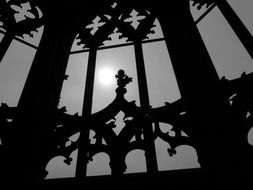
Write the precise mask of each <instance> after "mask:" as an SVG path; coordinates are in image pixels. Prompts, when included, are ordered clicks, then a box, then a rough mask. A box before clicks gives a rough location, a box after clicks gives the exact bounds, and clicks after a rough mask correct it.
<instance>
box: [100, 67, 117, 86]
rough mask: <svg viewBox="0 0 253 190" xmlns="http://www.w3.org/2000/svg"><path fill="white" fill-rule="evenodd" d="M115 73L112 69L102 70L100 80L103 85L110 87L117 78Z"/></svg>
mask: <svg viewBox="0 0 253 190" xmlns="http://www.w3.org/2000/svg"><path fill="white" fill-rule="evenodd" d="M114 75H115V73H114V72H113V69H111V68H108V67H106V68H101V69H100V70H99V71H98V80H99V82H100V83H101V84H103V85H110V84H112V83H113V81H114V79H115V77H114Z"/></svg>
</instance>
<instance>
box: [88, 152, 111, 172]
mask: <svg viewBox="0 0 253 190" xmlns="http://www.w3.org/2000/svg"><path fill="white" fill-rule="evenodd" d="M93 157H94V158H93V161H90V162H89V163H88V164H87V173H86V175H87V176H98V175H110V174H111V168H110V156H109V155H108V154H107V153H105V152H99V153H97V154H95V155H94V156H93Z"/></svg>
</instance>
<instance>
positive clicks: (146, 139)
mask: <svg viewBox="0 0 253 190" xmlns="http://www.w3.org/2000/svg"><path fill="white" fill-rule="evenodd" d="M115 2H116V5H115V4H114V3H115ZM193 2H194V5H196V6H198V7H199V8H201V7H202V6H214V3H215V4H216V5H217V6H218V8H220V10H221V11H222V13H223V14H224V16H225V18H227V19H228V21H229V23H230V24H231V25H233V27H232V28H233V29H234V30H235V32H236V34H237V35H238V37H239V38H240V39H241V41H242V43H243V45H244V46H245V48H246V49H247V50H248V52H249V54H250V55H251V56H252V36H251V35H250V34H249V32H248V31H247V29H246V28H245V27H244V26H243V24H242V23H241V22H240V20H239V18H238V17H237V16H236V14H235V13H234V12H233V11H232V9H231V8H230V7H229V6H228V4H227V2H226V1H225V0H221V1H215V0H194V1H193ZM21 3H30V5H31V10H30V11H29V12H30V13H31V14H33V15H34V18H32V19H31V18H29V17H25V20H24V21H22V22H18V23H16V21H15V20H14V16H13V14H14V13H15V11H14V10H13V9H11V5H15V6H19V7H21ZM112 5H113V6H112ZM133 9H135V10H136V11H137V12H138V16H142V17H143V18H142V19H138V18H137V20H138V22H139V25H138V27H137V28H134V27H133V26H132V25H131V24H132V22H133V18H132V17H131V15H130V12H131V11H132V10H133ZM39 10H40V12H41V13H42V16H41V15H40V14H39V13H38V11H39ZM231 14H232V17H230V16H231ZM97 16H98V17H100V19H101V20H100V21H99V22H100V23H99V25H97V26H96V24H95V23H94V22H93V20H94V18H96V17H97ZM138 16H137V17H138ZM155 19H158V20H159V22H160V24H161V27H162V30H163V34H164V40H165V42H166V45H167V48H168V52H169V54H170V58H171V62H172V65H173V69H174V71H175V75H176V78H177V82H178V86H179V89H180V93H181V96H182V98H181V99H180V100H178V101H176V102H169V103H165V105H164V106H162V107H159V108H152V107H151V106H150V103H149V96H148V88H147V79H146V72H145V62H144V56H143V50H142V42H143V40H145V39H146V38H147V36H148V34H150V33H153V32H154V31H153V27H154V21H155ZM0 20H1V22H3V26H2V28H3V29H4V31H5V37H4V39H3V40H2V41H1V43H0V61H1V60H2V58H3V56H4V54H5V52H6V50H7V48H8V46H9V45H10V42H11V39H13V37H14V36H16V35H18V36H22V35H23V34H25V33H28V34H29V33H30V32H31V31H33V30H36V29H37V28H38V27H39V26H41V25H43V26H44V32H43V35H42V38H41V41H40V45H39V47H38V49H37V52H36V55H35V58H34V60H33V64H32V66H31V69H30V72H29V75H28V77H27V80H26V83H25V86H24V88H23V91H22V95H21V97H20V99H19V103H18V105H17V107H8V105H6V104H2V105H1V106H0V138H1V143H2V144H1V145H0V172H1V175H0V177H1V178H0V185H1V186H2V184H3V186H4V185H8V187H10V188H11V187H12V185H17V184H18V185H20V187H21V186H22V188H30V187H31V188H33V189H39V188H41V189H55V188H60V189H69V188H73V187H76V188H79V187H80V186H81V187H82V185H83V186H90V187H91V188H103V189H105V188H108V189H122V188H126V189H130V188H131V189H138V188H143V187H144V186H146V187H150V185H154V186H155V188H159V187H165V188H168V189H169V188H172V189H173V188H174V189H186V188H188V189H191V188H195V189H206V188H207V187H208V188H210V187H211V188H213V189H226V188H227V187H228V186H231V185H232V186H233V187H234V188H237V189H239V188H240V189H241V188H243V186H246V185H248V184H250V177H251V174H252V171H253V166H252V159H253V148H252V145H250V144H249V143H248V142H247V135H248V132H249V130H250V129H251V128H252V126H253V116H252V114H253V109H252V108H253V107H252V106H253V105H252V104H253V99H252V98H253V91H252V88H251V85H252V82H253V74H252V73H250V74H247V75H246V74H243V75H242V76H241V77H240V78H238V79H234V80H227V79H225V78H222V79H221V80H220V79H219V77H218V75H217V73H216V70H215V68H214V66H213V63H212V61H211V59H210V57H209V54H208V52H207V49H206V47H205V45H204V42H203V40H202V38H201V36H200V34H199V32H198V30H197V27H196V25H195V22H194V20H193V18H192V16H191V13H190V7H189V1H187V0H181V1H179V0H178V1H170V2H169V4H168V3H167V2H166V1H164V0H157V1H156V2H154V1H147V0H139V1H133V0H129V1H123V0H115V1H111V0H105V1H96V0H94V1H82V0H76V1H73V2H71V3H70V2H69V1H66V0H62V1H49V0H34V1H29V0H22V1H16V0H10V1H1V2H0ZM22 23H23V24H22ZM102 23H103V24H102ZM87 26H89V27H87ZM241 26H243V27H241ZM115 28H118V30H119V31H120V32H121V33H122V35H121V36H120V38H122V37H126V38H127V39H128V41H130V42H132V43H133V45H134V52H135V58H136V70H137V79H132V78H131V77H129V76H128V75H127V74H126V73H125V71H124V70H119V71H118V73H117V75H116V76H115V77H116V79H117V85H118V86H117V88H116V90H115V92H116V96H115V99H114V100H113V102H112V103H111V104H109V105H108V106H107V107H106V108H104V109H103V110H101V111H99V112H97V113H95V114H92V113H91V109H92V97H93V88H94V87H93V86H94V76H95V67H96V55H97V50H98V48H99V47H100V46H102V45H103V42H104V41H105V40H110V38H109V37H108V36H110V34H112V33H113V32H114V30H115ZM239 28H240V29H239ZM75 38H77V39H78V40H79V45H82V46H83V48H87V49H88V51H89V58H88V66H87V76H86V85H85V93H84V101H83V102H84V103H83V112H82V115H81V116H79V115H78V114H75V115H70V114H67V113H66V108H65V107H62V108H58V103H59V98H60V93H61V88H62V84H63V82H64V80H66V79H67V77H66V75H65V72H66V67H67V63H68V57H69V53H70V49H71V46H72V43H73V41H74V39H75ZM108 38H109V39H108ZM119 47H120V45H119ZM154 64H155V63H154ZM158 74H159V73H158ZM132 80H136V81H138V87H139V95H140V106H137V105H136V104H135V102H134V101H131V102H129V101H127V100H126V99H125V97H124V95H125V94H126V93H127V85H128V84H129V83H131V82H132ZM164 88H166V86H164ZM119 112H123V113H124V114H125V117H124V119H123V122H124V125H125V126H124V128H123V129H122V130H121V131H120V132H119V134H118V135H117V134H116V133H115V132H114V130H113V128H114V127H115V116H116V115H117V114H118V113H119ZM160 122H163V123H167V124H170V125H171V126H172V127H173V128H172V130H173V131H174V132H175V135H173V136H170V135H169V134H167V133H164V132H163V131H162V130H161V128H160V126H159V123H160ZM153 126H154V127H153ZM153 128H154V129H153ZM90 130H93V131H94V132H95V133H96V134H95V137H94V138H95V139H96V141H95V143H93V144H92V143H91V142H90V139H89V133H90ZM78 132H79V133H80V136H79V138H78V140H77V141H75V142H71V143H70V145H68V146H66V142H67V141H68V140H69V137H71V136H72V135H74V134H76V133H78ZM182 132H185V133H186V134H187V136H185V135H182ZM133 137H135V138H134V139H135V140H132V139H133ZM157 138H160V139H162V140H163V141H164V142H166V143H168V144H169V145H170V147H171V148H170V149H168V154H169V155H170V156H173V155H174V154H176V153H177V152H176V147H178V146H180V145H185V144H187V145H190V146H192V147H194V148H195V149H196V151H197V154H198V162H199V163H200V165H201V168H200V169H189V170H180V171H166V172H160V171H158V166H157V160H156V151H155V146H154V141H155V140H156V139H157ZM103 140H104V141H105V142H106V144H104V143H103ZM76 149H78V158H77V168H76V174H75V177H74V178H73V179H57V180H45V179H44V178H45V177H46V175H47V171H46V170H45V167H46V165H47V163H48V162H49V161H50V160H51V159H52V158H53V157H55V156H57V155H61V156H64V157H65V163H66V164H70V163H71V162H72V160H71V157H70V154H71V153H72V152H73V151H74V150H76ZM135 149H141V150H143V151H144V152H145V159H146V166H147V172H146V173H141V174H124V172H125V171H126V167H127V166H126V163H125V159H126V155H127V154H128V153H129V152H130V151H132V150H135ZM100 152H105V153H106V154H107V155H108V156H109V158H110V167H111V174H112V175H110V176H102V177H87V176H86V169H87V168H86V167H87V163H88V162H89V161H90V160H92V157H93V156H94V155H96V154H97V153H100Z"/></svg>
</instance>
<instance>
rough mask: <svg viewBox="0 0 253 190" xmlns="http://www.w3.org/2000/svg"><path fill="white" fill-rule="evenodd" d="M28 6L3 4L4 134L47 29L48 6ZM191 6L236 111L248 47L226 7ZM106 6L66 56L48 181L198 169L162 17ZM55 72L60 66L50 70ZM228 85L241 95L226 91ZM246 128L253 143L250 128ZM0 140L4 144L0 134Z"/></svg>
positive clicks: (0, 109) (0, 74)
mask: <svg viewBox="0 0 253 190" xmlns="http://www.w3.org/2000/svg"><path fill="white" fill-rule="evenodd" d="M12 2H14V3H12ZM24 2H26V1H24ZM29 2H30V1H27V2H26V3H21V4H16V3H15V1H11V0H9V1H2V2H1V3H0V62H1V63H0V89H5V90H4V91H2V90H1V91H0V103H2V104H1V106H0V130H1V127H2V126H1V125H6V126H9V124H10V123H12V117H13V115H12V114H13V113H15V111H16V106H17V105H18V102H19V100H20V96H21V95H22V90H23V86H24V85H25V81H26V78H27V76H28V73H29V69H30V66H31V63H32V62H33V58H34V55H35V54H36V49H37V48H38V47H39V46H40V44H39V41H40V38H41V36H42V35H43V30H44V26H43V22H42V21H43V19H42V18H43V17H42V16H43V14H42V11H41V10H40V8H39V7H38V6H37V5H36V4H34V3H32V2H30V3H29ZM194 2H195V1H194ZM231 2H232V1H231ZM190 5H191V13H192V16H193V17H194V20H195V24H196V25H197V27H198V31H199V32H200V34H201V37H202V39H203V40H204V43H205V46H206V48H207V50H208V53H209V55H210V57H211V59H212V62H213V64H214V66H215V69H216V71H217V73H218V75H219V79H220V81H221V83H222V85H224V88H229V90H228V92H229V94H226V95H227V97H226V98H227V99H226V101H227V102H229V105H230V106H231V107H232V108H231V109H232V111H235V110H234V109H237V108H239V109H240V105H241V104H243V105H246V104H247V102H246V101H245V102H246V103H245V102H244V101H243V100H247V101H248V99H250V98H251V97H250V96H248V95H247V94H246V93H245V89H246V90H247V88H246V87H245V86H243V87H245V88H242V89H241V88H239V87H240V84H242V81H243V80H245V81H246V80H247V82H248V81H249V79H250V77H251V74H250V73H251V72H252V71H253V66H252V56H253V54H252V50H250V48H249V47H250V45H249V44H248V43H247V40H245V39H246V38H243V37H242V38H240V37H239V36H243V35H238V32H240V31H237V30H236V29H235V28H234V25H233V24H231V20H229V19H228V18H227V17H226V15H225V16H224V15H222V13H224V10H223V11H222V9H224V6H225V8H226V9H227V10H228V6H227V5H224V4H223V5H222V6H223V7H222V6H221V7H217V6H216V4H211V5H210V6H209V7H207V8H205V7H203V6H202V4H201V3H200V4H198V5H197V6H196V3H193V2H192V1H191V4H190ZM226 6H227V7H226ZM8 11H9V12H8ZM104 11H105V12H99V13H98V15H96V16H95V17H93V18H92V19H91V20H88V21H87V20H85V21H84V23H83V25H82V27H80V28H79V30H78V31H77V33H76V37H75V39H74V41H73V44H72V48H71V50H70V52H69V55H67V56H68V64H67V68H66V72H65V70H64V72H65V76H64V80H63V78H61V79H62V81H64V82H63V83H62V86H61V84H59V86H61V95H60V97H59V102H57V103H58V107H57V108H55V109H56V110H57V111H56V114H55V115H56V117H55V118H53V119H52V120H50V121H52V123H50V124H48V125H49V126H51V125H52V126H54V128H53V135H52V136H53V137H54V139H53V140H52V142H53V145H52V146H55V147H53V148H52V149H50V150H49V151H48V152H47V155H46V156H48V155H49V156H48V157H50V158H49V160H47V159H48V158H45V160H46V161H45V160H43V161H44V162H46V164H45V163H43V164H44V165H46V167H45V169H46V171H47V172H48V174H47V175H45V176H44V177H45V178H46V179H49V178H63V177H77V178H79V177H85V176H97V175H116V176H117V175H123V174H127V173H139V172H157V171H164V170H166V171H167V170H177V169H186V168H200V163H199V160H198V159H199V158H198V154H197V151H198V149H197V144H196V142H195V141H194V137H193V132H192V131H191V130H189V128H188V125H189V123H191V124H192V122H189V121H190V118H189V114H188V112H187V111H186V108H185V104H184V100H183V98H182V97H181V94H180V89H179V85H178V81H177V80H178V78H176V76H175V73H174V70H173V66H172V65H173V64H172V61H171V57H170V55H171V54H170V53H171V52H169V50H168V47H167V46H166V43H167V41H166V39H165V37H164V34H163V31H162V29H161V25H160V22H159V20H158V19H157V18H156V17H155V16H154V15H153V14H152V12H151V11H149V10H145V9H141V8H130V9H129V8H124V6H120V3H119V4H117V3H113V4H112V5H111V6H110V5H108V8H107V9H105V10H104ZM10 13H11V14H10ZM10 15H11V16H10ZM233 19H235V20H236V17H235V15H234V18H233ZM203 20H205V22H203ZM245 20H247V19H245ZM6 21H8V22H6ZM237 22H239V21H237ZM31 23H33V24H31ZM237 24H238V23H237ZM13 28H14V29H13ZM248 28H250V26H248ZM244 29H245V30H244V33H245V31H246V30H247V28H244ZM250 30H252V29H250ZM47 32H48V31H47ZM246 33H247V32H246ZM251 33H252V31H251ZM47 34H49V33H47ZM235 34H236V35H235ZM247 34H248V33H247ZM42 37H43V36H42ZM51 37H52V36H51ZM54 37H56V38H57V35H55V36H54ZM61 37H63V35H62V36H61ZM56 41H57V40H56ZM58 41H59V39H58ZM228 47H229V48H228ZM57 48H60V45H59V44H58V46H57ZM55 51H57V50H55ZM13 52H15V57H14V56H13ZM59 52H61V51H59ZM59 52H58V53H59ZM25 54H26V55H28V54H29V56H23V55H25ZM51 56H53V55H51ZM182 56H183V55H182ZM242 59H243V61H241V60H242ZM54 61H55V62H58V61H59V62H60V61H62V60H54ZM52 62H53V61H52ZM238 62H240V67H238ZM40 63H41V62H40ZM53 63H54V62H53ZM173 63H174V62H173ZM187 64H194V63H187ZM56 65H57V64H56ZM59 65H60V64H58V66H59ZM50 69H51V71H55V70H57V69H56V68H55V67H54V66H52V67H50ZM45 70H46V68H45ZM62 72H63V71H62ZM59 76H61V75H59ZM50 77H51V78H50V79H55V78H54V76H50ZM1 81H5V82H1ZM52 81H53V80H52ZM228 82H229V84H232V85H234V86H235V87H236V88H238V89H239V90H240V91H239V92H238V89H236V90H235V89H234V88H230V86H229V85H227V84H228ZM245 84H246V85H247V84H248V83H246V82H245ZM192 85H194V84H192ZM55 86H56V85H55ZM51 90H52V89H51ZM195 90H196V89H195ZM197 90H199V89H197ZM247 92H248V91H247ZM50 93H51V95H52V96H54V95H55V94H57V93H55V94H54V93H52V92H50ZM45 97H46V95H45ZM57 98H58V97H57ZM49 99H50V98H49ZM5 103H7V104H8V105H6V104H5ZM8 106H10V107H8ZM245 107H246V108H245V110H246V111H245V110H243V111H242V112H243V114H244V115H243V114H242V115H243V116H242V117H244V119H247V122H248V121H249V122H248V123H247V125H249V123H250V125H251V124H252V122H251V120H252V110H251V109H250V108H249V106H248V105H246V106H245ZM6 110H8V111H10V112H4V111H6ZM12 110H14V111H12ZM2 113H11V114H10V115H8V114H7V116H6V115H3V116H1V114H2ZM1 117H3V118H1ZM191 127H192V126H191ZM247 127H248V128H247V129H250V128H251V127H252V126H247ZM247 134H248V136H247V138H248V142H249V144H251V145H252V128H251V130H250V131H247ZM0 140H1V142H0V144H1V145H2V144H3V143H2V141H3V140H4V139H3V138H2V134H1V133H0ZM0 148H1V147H0ZM44 153H45V152H44ZM46 156H45V157H46Z"/></svg>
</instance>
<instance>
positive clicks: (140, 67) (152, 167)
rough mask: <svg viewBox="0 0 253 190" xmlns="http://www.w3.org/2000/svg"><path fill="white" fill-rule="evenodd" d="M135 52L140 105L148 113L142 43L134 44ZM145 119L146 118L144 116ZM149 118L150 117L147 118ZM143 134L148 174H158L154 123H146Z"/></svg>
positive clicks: (136, 42) (148, 104) (148, 105)
mask: <svg viewBox="0 0 253 190" xmlns="http://www.w3.org/2000/svg"><path fill="white" fill-rule="evenodd" d="M134 50H135V59H136V69H137V76H138V86H139V95H140V104H141V108H142V109H143V110H144V112H145V110H146V111H148V109H149V108H150V103H149V96H148V85H147V78H146V71H145V63H144V57H143V49H142V44H141V41H139V40H136V41H135V42H134ZM144 117H145V116H144ZM146 117H147V118H148V115H147V116H146ZM143 127H144V128H143V130H144V131H143V132H144V141H145V146H146V147H145V156H146V163H147V171H148V172H157V171H158V166H157V159H156V151H155V144H154V137H153V131H152V123H150V122H148V121H146V122H145V123H143Z"/></svg>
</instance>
